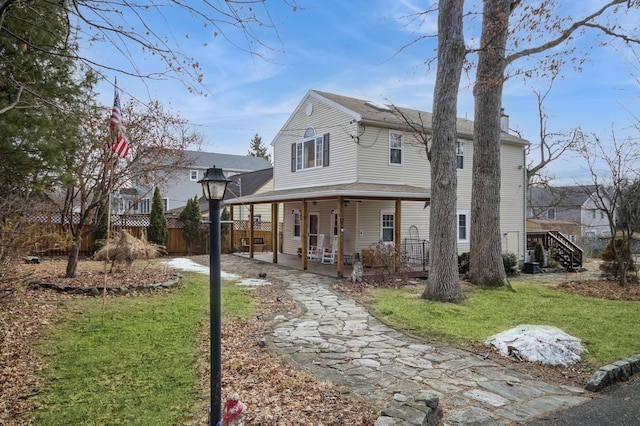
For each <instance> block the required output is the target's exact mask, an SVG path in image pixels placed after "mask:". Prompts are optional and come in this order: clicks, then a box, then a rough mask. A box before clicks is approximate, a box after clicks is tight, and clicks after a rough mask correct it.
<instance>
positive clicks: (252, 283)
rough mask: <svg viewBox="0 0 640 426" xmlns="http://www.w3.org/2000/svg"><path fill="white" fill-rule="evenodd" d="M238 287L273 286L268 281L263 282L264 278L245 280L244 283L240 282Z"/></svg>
mask: <svg viewBox="0 0 640 426" xmlns="http://www.w3.org/2000/svg"><path fill="white" fill-rule="evenodd" d="M238 285H244V286H250V287H260V286H263V285H271V283H270V282H269V281H267V280H263V279H262V278H245V279H243V280H242V281H240V282H239V283H238Z"/></svg>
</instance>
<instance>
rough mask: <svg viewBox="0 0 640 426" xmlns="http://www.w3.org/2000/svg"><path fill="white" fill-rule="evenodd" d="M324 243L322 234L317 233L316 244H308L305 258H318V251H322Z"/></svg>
mask: <svg viewBox="0 0 640 426" xmlns="http://www.w3.org/2000/svg"><path fill="white" fill-rule="evenodd" d="M323 245H324V234H318V235H317V236H316V245H314V246H309V249H308V250H307V259H309V260H320V253H322V250H323Z"/></svg>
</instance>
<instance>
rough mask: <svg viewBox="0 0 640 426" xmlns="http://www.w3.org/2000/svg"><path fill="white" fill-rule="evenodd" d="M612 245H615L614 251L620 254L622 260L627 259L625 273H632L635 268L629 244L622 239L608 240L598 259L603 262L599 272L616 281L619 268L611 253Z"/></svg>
mask: <svg viewBox="0 0 640 426" xmlns="http://www.w3.org/2000/svg"><path fill="white" fill-rule="evenodd" d="M613 244H615V245H616V249H617V250H618V252H619V253H621V256H622V257H623V258H628V259H629V266H628V267H627V271H634V270H635V266H634V264H633V259H632V258H631V251H630V248H629V244H628V243H627V242H626V241H625V240H623V239H622V238H616V239H615V240H609V242H608V243H607V245H606V246H605V247H604V249H603V250H602V252H601V253H600V258H601V259H602V260H603V262H602V263H601V264H600V270H601V271H602V272H604V273H605V274H607V275H609V276H611V277H613V279H618V271H619V267H618V262H617V260H616V258H615V255H614V252H613Z"/></svg>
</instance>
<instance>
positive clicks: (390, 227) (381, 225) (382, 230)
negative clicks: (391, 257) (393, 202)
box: [380, 210, 396, 244]
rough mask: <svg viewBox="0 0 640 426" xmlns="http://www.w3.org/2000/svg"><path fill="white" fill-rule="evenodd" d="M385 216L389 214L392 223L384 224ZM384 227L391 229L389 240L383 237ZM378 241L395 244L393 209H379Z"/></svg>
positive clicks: (394, 215) (394, 216)
mask: <svg viewBox="0 0 640 426" xmlns="http://www.w3.org/2000/svg"><path fill="white" fill-rule="evenodd" d="M385 216H391V217H392V218H393V223H392V224H391V226H384V222H385V220H384V217H385ZM385 229H391V235H392V239H391V241H387V240H385V239H384V230H385ZM380 241H382V243H383V244H395V242H396V212H395V211H393V210H380Z"/></svg>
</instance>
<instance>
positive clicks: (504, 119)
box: [500, 108, 509, 133]
mask: <svg viewBox="0 0 640 426" xmlns="http://www.w3.org/2000/svg"><path fill="white" fill-rule="evenodd" d="M500 130H502V131H503V132H505V133H509V116H508V115H507V114H505V113H504V108H500Z"/></svg>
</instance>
